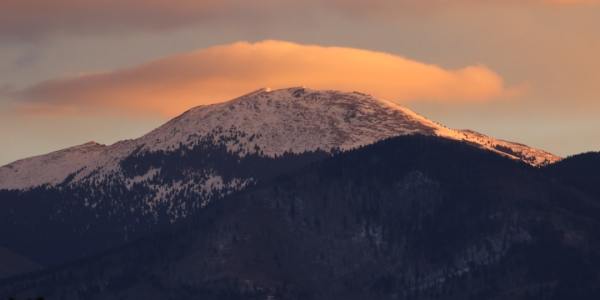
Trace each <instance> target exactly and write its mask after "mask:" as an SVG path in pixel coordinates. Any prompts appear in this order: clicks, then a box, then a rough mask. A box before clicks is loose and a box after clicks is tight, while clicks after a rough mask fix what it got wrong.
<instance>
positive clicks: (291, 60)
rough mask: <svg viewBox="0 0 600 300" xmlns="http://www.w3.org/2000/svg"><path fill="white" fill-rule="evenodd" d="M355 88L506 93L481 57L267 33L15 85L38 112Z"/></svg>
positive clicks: (423, 95) (171, 107)
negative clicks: (459, 61)
mask: <svg viewBox="0 0 600 300" xmlns="http://www.w3.org/2000/svg"><path fill="white" fill-rule="evenodd" d="M298 85H304V86H308V87H311V88H315V89H338V90H357V91H362V92H368V93H371V94H373V95H375V96H378V97H382V98H386V99H390V100H395V101H400V102H402V101H458V102H461V101H462V102H464V101H487V100H490V99H496V98H500V97H505V96H507V95H510V93H511V90H510V89H507V88H506V87H505V85H504V83H503V80H502V78H501V77H500V76H499V75H498V74H496V73H494V72H493V71H491V70H490V69H488V68H486V67H485V66H481V65H474V66H467V67H465V68H461V69H458V70H447V69H444V68H441V67H439V66H436V65H431V64H425V63H422V62H418V61H414V60H410V59H407V58H404V57H401V56H397V55H393V54H388V53H382V52H375V51H370V50H362V49H354V48H345V47H324V46H318V45H302V44H296V43H291V42H285V41H276V40H267V41H261V42H256V43H249V42H237V43H232V44H227V45H221V46H215V47H210V48H206V49H202V50H198V51H195V52H190V53H184V54H180V55H175V56H170V57H166V58H163V59H160V60H157V61H153V62H149V63H146V64H143V65H140V66H137V67H133V68H128V69H122V70H116V71H111V72H105V73H96V74H88V75H82V76H77V77H71V78H61V79H55V80H49V81H45V82H42V83H40V84H37V85H34V86H31V87H29V88H26V89H24V90H21V91H18V92H16V93H15V94H14V97H15V98H16V99H17V100H19V103H20V104H21V106H22V107H24V108H26V109H27V110H30V111H38V112H44V113H47V112H54V113H56V112H77V113H79V112H94V111H128V112H139V113H160V114H164V115H175V114H177V113H180V112H181V111H183V110H185V109H188V108H190V107H192V106H196V105H200V104H209V103H215V102H220V101H224V100H228V99H231V98H233V97H236V96H239V95H241V94H243V93H245V92H248V91H250V90H254V89H256V88H258V87H264V86H269V87H272V88H285V87H289V86H298Z"/></svg>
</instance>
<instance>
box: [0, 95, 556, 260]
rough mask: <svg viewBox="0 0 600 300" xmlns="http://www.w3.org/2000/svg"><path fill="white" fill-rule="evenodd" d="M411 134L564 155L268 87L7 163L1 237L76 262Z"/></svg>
mask: <svg viewBox="0 0 600 300" xmlns="http://www.w3.org/2000/svg"><path fill="white" fill-rule="evenodd" d="M409 135H410V136H413V135H420V136H427V137H428V138H431V139H437V138H441V139H442V140H447V139H451V140H454V141H459V142H458V143H457V144H461V145H463V146H465V147H468V148H473V147H477V148H480V149H485V150H486V151H484V152H485V153H486V154H488V155H490V156H492V157H495V158H497V159H499V160H501V161H505V162H508V163H510V164H513V163H512V162H511V161H510V159H512V160H515V161H517V160H522V161H525V162H527V163H529V164H531V165H536V166H538V165H544V164H547V163H551V162H554V161H556V160H558V159H559V158H558V157H556V156H554V155H552V154H549V153H547V152H544V151H541V150H536V149H533V148H530V147H527V146H525V145H522V144H517V143H511V142H506V141H501V140H496V139H493V138H491V137H488V136H485V135H482V134H478V133H476V132H473V131H460V130H453V129H449V128H446V127H444V126H442V125H440V124H438V123H435V122H433V121H430V120H427V119H426V118H424V117H422V116H420V115H418V114H416V113H414V112H412V111H410V110H408V109H406V108H403V107H401V106H398V105H396V104H394V103H390V102H387V101H383V100H378V99H375V98H374V97H371V96H369V95H365V94H362V93H357V92H353V93H344V92H339V91H317V90H310V89H306V88H289V89H281V90H273V91H271V90H267V89H262V90H258V91H255V92H253V93H250V94H247V95H244V96H241V97H239V98H237V99H234V100H232V101H229V102H225V103H221V104H214V105H207V106H200V107H197V108H193V109H191V110H189V111H187V112H185V113H183V114H182V115H180V116H178V117H176V118H174V119H173V120H171V121H169V122H167V123H166V124H164V125H163V126H161V127H159V128H157V129H156V130H154V131H152V132H150V133H148V134H147V135H145V136H142V137H140V138H138V139H134V140H126V141H121V142H118V143H115V144H113V145H110V146H104V145H100V144H97V143H94V142H90V143H87V144H84V145H81V146H77V147H72V148H68V149H65V150H61V151H57V152H54V153H50V154H47V155H42V156H38V157H33V158H29V159H24V160H20V161H17V162H15V163H12V164H9V165H7V166H4V167H2V168H0V199H2V201H0V241H3V243H4V244H2V245H0V246H6V248H7V249H8V250H10V251H11V252H12V253H17V254H19V255H21V256H23V257H26V258H28V259H30V260H31V261H34V262H36V263H39V264H40V265H42V266H52V265H56V264H61V263H65V262H68V261H72V260H74V259H76V258H83V257H86V256H90V255H94V254H97V253H99V252H101V251H103V250H107V249H111V248H114V247H116V246H118V245H122V244H124V243H126V242H128V241H131V240H133V239H136V238H140V237H143V236H145V235H147V234H153V233H155V232H157V231H160V230H162V229H166V228H169V227H170V226H171V225H173V224H176V223H180V222H182V221H183V220H188V219H189V217H191V216H194V215H197V214H198V213H200V212H201V211H203V210H204V209H205V208H206V207H207V206H208V205H209V204H210V203H216V202H218V201H220V200H222V199H224V198H225V197H227V196H229V195H231V194H233V193H237V192H241V191H243V190H247V189H248V187H253V186H257V185H258V184H261V183H264V184H268V183H269V182H271V181H272V180H274V179H275V178H276V177H278V176H280V175H283V174H292V173H295V172H298V171H300V170H301V169H303V168H305V167H307V166H308V165H311V164H314V163H318V162H320V161H323V160H326V159H328V158H329V157H332V156H335V154H337V153H338V152H340V151H341V152H343V153H346V152H349V151H348V150H352V149H355V148H359V147H361V146H366V145H370V144H374V143H376V142H378V141H381V140H386V139H389V138H392V137H396V136H405V137H406V136H409ZM467 144H468V145H467ZM431 145H435V144H431ZM415 146H417V145H415ZM431 147H433V146H431ZM424 150H425V149H424ZM432 150H438V152H439V151H442V150H439V149H432ZM404 155H406V156H407V157H406V158H405V159H407V160H411V159H416V156H415V155H414V154H411V153H409V152H407V153H406V154H404ZM506 157H508V158H506ZM518 165H521V166H522V167H527V168H529V166H527V165H525V164H518ZM29 220H36V222H30V221H29ZM48 241H52V242H48ZM40 244H43V245H45V246H44V247H38V246H36V245H40ZM65 245H68V246H65Z"/></svg>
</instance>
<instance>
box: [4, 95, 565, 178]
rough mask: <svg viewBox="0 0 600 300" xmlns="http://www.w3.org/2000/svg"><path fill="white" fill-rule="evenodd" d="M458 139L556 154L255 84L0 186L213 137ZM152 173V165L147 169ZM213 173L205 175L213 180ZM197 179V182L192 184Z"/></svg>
mask: <svg viewBox="0 0 600 300" xmlns="http://www.w3.org/2000/svg"><path fill="white" fill-rule="evenodd" d="M417 133H418V134H425V135H437V136H441V137H446V138H451V139H457V140H464V141H467V142H471V143H474V144H477V145H479V146H480V147H482V148H485V149H489V150H492V151H495V152H498V153H500V154H502V155H506V156H509V157H511V158H514V159H521V160H523V161H525V162H527V163H530V164H532V165H543V164H547V163H551V162H554V161H557V160H559V159H560V158H559V157H557V156H554V155H552V154H550V153H547V152H545V151H541V150H537V149H533V148H530V147H527V146H525V145H522V144H517V143H511V142H507V141H502V140H496V139H493V138H491V137H488V136H485V135H482V134H479V133H476V132H473V131H461V130H452V129H449V128H446V127H444V126H442V125H440V124H438V123H435V122H433V121H430V120H428V119H426V118H424V117H422V116H420V115H418V114H416V113H414V112H412V111H410V110H408V109H406V108H403V107H401V106H399V105H397V104H394V103H391V102H388V101H385V100H379V99H375V98H373V97H371V96H369V95H365V94H362V93H358V92H353V93H344V92H339V91H317V90H310V89H306V88H289V89H281V90H274V91H271V90H269V89H261V90H258V91H255V92H253V93H250V94H247V95H244V96H242V97H240V98H237V99H234V100H232V101H229V102H225V103H221V104H215V105H208V106H200V107H196V108H193V109H191V110H189V111H187V112H185V113H184V114H182V115H180V116H179V117H177V118H175V119H173V120H171V121H169V122H168V123H166V124H165V125H163V126H161V127H159V128H157V129H156V130H154V131H152V132H150V133H149V134H147V135H145V136H143V137H141V138H139V139H135V140H128V141H123V142H119V143H116V144H114V145H111V146H103V145H99V144H96V143H88V144H84V145H81V146H76V147H72V148H68V149H65V150H62V151H58V152H54V153H50V154H47V155H42V156H37V157H32V158H28V159H24V160H20V161H17V162H14V163H11V164H9V165H6V166H4V167H1V168H0V189H26V188H30V187H35V186H40V185H45V184H49V185H56V184H60V183H63V182H65V180H68V181H69V182H70V183H78V182H85V181H87V182H94V181H98V180H99V178H100V177H102V178H106V176H116V177H122V178H123V180H124V181H126V182H129V183H131V182H132V181H135V182H139V181H141V180H142V181H143V180H145V179H147V178H143V177H142V178H139V177H138V178H125V175H124V174H123V172H121V170H120V162H121V161H123V159H125V158H127V157H129V156H131V155H132V154H136V155H137V154H140V153H152V152H156V151H165V152H168V151H174V150H177V149H181V148H185V147H193V146H194V145H196V144H197V143H198V142H199V141H201V140H202V141H207V140H208V141H212V142H213V143H215V144H221V145H225V146H226V147H227V149H228V150H229V151H230V152H232V153H235V154H237V155H239V156H240V157H243V156H245V155H248V154H260V155H264V156H270V157H274V156H278V155H282V154H283V153H285V152H292V153H303V152H305V151H312V150H319V149H320V150H323V151H331V150H333V149H340V150H347V149H352V148H356V147H359V146H362V145H367V144H371V143H374V142H376V141H378V140H381V139H385V138H389V137H393V136H397V135H406V134H417ZM152 172H153V173H152V174H148V176H154V175H155V174H156V173H157V172H159V170H153V171H152ZM215 176H218V174H216V175H215V174H211V175H210V176H205V178H206V180H207V181H208V180H212V181H215V178H218V177H215ZM198 184H200V185H202V184H203V183H202V182H200V183H198Z"/></svg>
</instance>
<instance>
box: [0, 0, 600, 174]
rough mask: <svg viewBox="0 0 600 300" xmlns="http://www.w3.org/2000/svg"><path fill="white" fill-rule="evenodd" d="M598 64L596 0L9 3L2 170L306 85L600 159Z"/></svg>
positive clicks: (1, 20) (2, 59) (3, 49)
mask: <svg viewBox="0 0 600 300" xmlns="http://www.w3.org/2000/svg"><path fill="white" fill-rule="evenodd" d="M598 53H600V1H595V0H518V1H517V0H455V1H446V0H419V1H416V0H370V1H359V0H330V1H317V0H303V1H299V0H256V1H245V0H220V1H217V0H118V1H117V0H105V1H93V0H3V1H0V140H1V141H2V147H0V165H3V164H6V163H9V162H11V161H14V160H17V159H20V158H25V157H28V156H32V155H38V154H43V153H47V152H50V151H54V150H58V149H61V148H65V147H68V146H74V145H78V144H82V143H85V142H88V141H97V142H100V143H105V144H111V143H114V142H116V141H118V140H122V139H128V138H136V137H139V136H141V135H143V134H144V133H146V132H148V131H150V130H152V129H154V128H155V127H157V126H159V125H161V124H162V123H164V122H165V121H167V120H169V119H170V118H172V117H174V116H176V115H177V114H179V113H182V112H183V111H185V110H187V109H189V108H191V107H193V106H197V105H202V104H209V103H216V102H222V101H226V100H230V99H232V98H234V97H236V96H239V95H241V94H244V93H247V92H249V91H252V90H256V89H258V88H261V87H271V88H284V87H290V86H300V85H303V86H307V87H311V88H317V89H339V90H345V91H361V92H367V93H370V94H373V95H374V96H376V97H380V98H384V99H388V100H392V101H395V102H398V103H399V104H401V105H404V106H407V107H409V108H411V109H413V110H415V111H417V112H418V113H420V114H421V115H424V116H426V117H428V118H430V119H432V120H435V121H438V122H441V123H443V124H445V125H447V126H449V127H452V128H457V129H463V128H469V129H473V130H476V131H480V132H482V133H485V134H489V135H492V136H495V137H498V138H502V139H507V140H512V141H518V142H522V143H525V144H528V145H531V146H534V147H538V148H542V149H545V150H548V151H550V152H553V153H555V154H558V155H562V156H567V155H572V154H575V153H580V152H585V151H592V150H595V151H598V150H600V130H599V129H600V117H598V116H599V115H600V57H599V56H598Z"/></svg>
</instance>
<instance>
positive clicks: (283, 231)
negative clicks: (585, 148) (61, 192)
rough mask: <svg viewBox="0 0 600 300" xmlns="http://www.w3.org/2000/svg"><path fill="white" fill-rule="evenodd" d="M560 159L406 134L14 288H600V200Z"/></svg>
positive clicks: (21, 291)
mask: <svg viewBox="0 0 600 300" xmlns="http://www.w3.org/2000/svg"><path fill="white" fill-rule="evenodd" d="M585 159H589V157H585ZM559 164H560V163H559ZM565 165H570V162H569V159H567V160H566V162H565ZM555 168H561V169H562V166H560V165H557V166H556V167H552V166H550V167H547V168H536V167H532V166H530V165H527V164H523V163H520V162H518V161H515V160H514V159H510V158H507V157H504V156H500V155H497V154H496V153H494V152H491V151H486V150H484V149H481V148H480V147H475V146H474V145H472V144H469V143H463V142H459V141H456V140H450V139H445V138H440V137H432V136H421V135H414V136H403V137H397V138H393V139H389V140H384V141H381V142H378V143H376V144H373V145H369V146H366V147H363V148H360V149H356V150H351V151H346V152H342V153H337V154H334V155H333V156H332V157H328V158H324V159H322V160H319V161H317V162H315V163H313V164H310V165H308V166H305V167H302V168H299V169H297V170H295V171H293V172H288V173H286V174H284V175H282V176H279V177H277V178H274V179H272V180H270V181H268V182H267V181H263V182H262V183H259V184H258V185H256V186H253V187H250V188H247V189H245V191H243V192H240V193H236V194H232V195H230V196H229V197H226V198H224V199H221V201H214V202H211V203H209V204H208V205H207V206H206V207H205V209H203V210H201V211H199V212H198V214H195V215H194V216H192V217H190V218H188V219H187V220H186V222H185V223H181V224H179V226H178V228H176V229H169V230H167V231H165V232H163V233H157V234H154V235H153V236H150V237H146V238H144V239H140V240H137V241H135V242H132V243H129V244H128V245H126V246H124V247H121V248H118V249H114V250H111V251H109V252H107V253H104V254H102V255H98V256H95V257H91V258H88V259H86V260H82V261H79V262H74V263H71V264H69V265H65V266H63V267H60V268H55V269H51V270H47V271H45V272H43V273H35V274H30V275H27V276H22V277H19V278H13V279H10V280H5V281H3V282H1V283H0V295H6V296H7V297H8V296H15V297H17V299H23V298H26V297H37V296H44V297H46V298H47V299H314V300H318V299H333V300H335V299H414V300H418V299H517V300H519V299H598V298H599V297H600V288H599V287H600V234H598V228H600V227H599V225H600V224H599V221H598V220H599V216H600V199H599V198H597V196H595V194H594V193H593V190H588V189H587V188H586V186H579V187H576V186H573V185H572V182H571V181H570V179H569V178H571V177H569V176H566V175H565V177H563V176H562V175H561V176H559V175H558V174H563V173H562V171H560V172H559V171H556V169H555ZM566 173H569V172H566Z"/></svg>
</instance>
